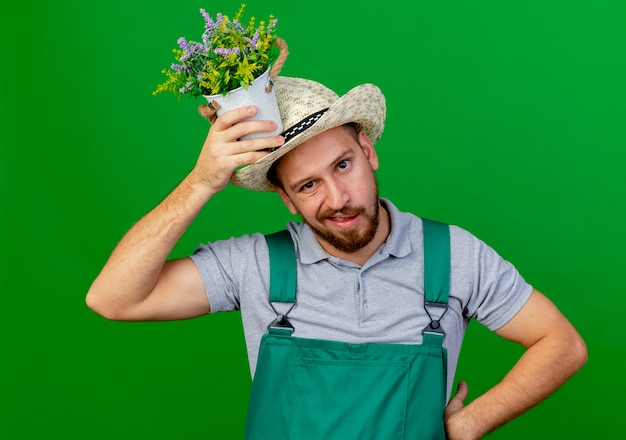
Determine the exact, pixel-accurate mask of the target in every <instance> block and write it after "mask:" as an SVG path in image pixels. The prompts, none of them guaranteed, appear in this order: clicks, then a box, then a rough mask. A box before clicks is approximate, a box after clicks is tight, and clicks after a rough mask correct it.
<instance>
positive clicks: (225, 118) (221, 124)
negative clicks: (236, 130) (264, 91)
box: [215, 105, 258, 130]
mask: <svg viewBox="0 0 626 440" xmlns="http://www.w3.org/2000/svg"><path fill="white" fill-rule="evenodd" d="M257 113H258V110H257V108H256V107H255V106H253V105H248V106H244V107H238V108H236V109H233V110H229V111H227V112H224V113H222V114H221V115H220V117H219V118H217V120H216V121H215V125H216V128H218V129H219V130H226V129H228V128H229V127H232V126H234V125H235V124H237V123H238V122H242V121H245V120H246V119H248V118H250V117H252V116H254V115H256V114H257Z"/></svg>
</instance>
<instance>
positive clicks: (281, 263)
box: [265, 230, 297, 335]
mask: <svg viewBox="0 0 626 440" xmlns="http://www.w3.org/2000/svg"><path fill="white" fill-rule="evenodd" d="M265 239H266V240H267V247H268V249H269V256H270V306H271V307H272V309H274V312H275V313H276V319H274V321H272V322H271V323H270V324H269V325H268V326H267V330H268V332H269V333H273V334H280V335H291V333H293V331H294V328H293V325H291V323H290V322H289V319H287V315H289V312H291V310H292V309H293V308H294V306H295V305H296V274H297V271H296V264H297V262H296V250H295V248H294V244H293V240H292V239H291V234H289V231H287V230H282V231H278V232H275V233H274V234H270V235H266V236H265ZM275 302H281V303H291V304H292V306H291V308H290V309H289V310H288V311H287V312H286V313H284V314H282V313H278V311H276V309H275V308H274V305H273V304H272V303H275Z"/></svg>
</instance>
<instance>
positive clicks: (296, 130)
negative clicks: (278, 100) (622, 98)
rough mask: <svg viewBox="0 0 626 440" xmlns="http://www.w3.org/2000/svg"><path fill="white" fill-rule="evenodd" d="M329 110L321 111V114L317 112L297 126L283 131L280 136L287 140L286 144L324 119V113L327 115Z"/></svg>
mask: <svg viewBox="0 0 626 440" xmlns="http://www.w3.org/2000/svg"><path fill="white" fill-rule="evenodd" d="M327 110H328V108H325V109H323V110H320V111H319V112H315V113H313V114H311V115H309V116H307V117H306V118H304V119H303V120H301V121H300V122H298V123H297V124H294V125H292V126H291V127H289V128H288V129H287V130H285V131H283V132H282V133H281V134H280V135H281V136H282V137H284V138H285V144H286V143H287V142H289V141H290V140H291V139H293V138H294V137H296V136H297V135H299V134H300V133H302V132H303V131H305V130H307V129H309V128H310V127H311V126H312V125H313V124H315V123H316V122H317V121H318V120H319V119H320V118H321V117H322V115H323V114H324V113H326V111H327ZM283 145H284V144H283Z"/></svg>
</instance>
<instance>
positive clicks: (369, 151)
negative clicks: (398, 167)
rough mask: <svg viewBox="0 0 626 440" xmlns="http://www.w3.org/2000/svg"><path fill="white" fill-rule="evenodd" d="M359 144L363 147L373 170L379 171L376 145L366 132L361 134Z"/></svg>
mask: <svg viewBox="0 0 626 440" xmlns="http://www.w3.org/2000/svg"><path fill="white" fill-rule="evenodd" d="M359 144H360V145H361V149H362V150H363V153H364V154H365V157H366V158H367V160H368V162H369V163H370V165H371V166H372V170H374V171H376V170H377V169H378V155H377V154H376V149H375V148H374V144H373V143H372V141H371V140H370V138H369V137H368V136H367V134H366V133H365V132H364V131H360V132H359Z"/></svg>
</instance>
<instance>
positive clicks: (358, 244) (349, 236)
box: [301, 179, 380, 254]
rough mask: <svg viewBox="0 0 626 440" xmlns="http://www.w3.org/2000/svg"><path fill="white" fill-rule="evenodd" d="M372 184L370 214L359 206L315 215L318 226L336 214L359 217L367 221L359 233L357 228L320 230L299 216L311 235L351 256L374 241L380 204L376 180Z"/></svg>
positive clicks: (378, 220) (378, 221)
mask: <svg viewBox="0 0 626 440" xmlns="http://www.w3.org/2000/svg"><path fill="white" fill-rule="evenodd" d="M374 184H375V187H376V190H375V191H374V192H373V198H372V200H371V203H370V206H372V210H373V212H372V213H368V211H367V209H366V208H365V207H364V206H359V207H344V208H342V209H340V210H338V211H336V210H332V209H328V210H326V211H324V212H322V213H320V214H318V215H317V221H318V222H319V223H320V224H322V223H323V221H324V220H325V219H326V218H328V217H332V216H334V215H337V214H342V215H344V216H354V215H360V216H362V217H363V218H365V219H366V220H367V227H366V229H365V231H363V232H359V230H358V229H357V228H349V229H340V230H338V231H332V230H329V229H321V228H319V227H317V226H315V225H312V224H311V223H310V222H308V221H307V220H306V219H305V218H304V217H303V216H301V218H302V220H303V221H304V222H305V223H306V224H307V225H309V227H310V228H311V230H312V231H313V233H314V234H315V235H316V236H317V237H318V238H320V239H321V240H324V241H325V242H327V243H328V244H330V245H331V246H332V247H334V248H335V249H337V250H338V251H340V252H345V253H347V254H352V253H354V252H356V251H358V250H360V249H362V248H364V247H365V246H367V245H368V244H369V243H370V242H371V241H372V240H373V239H374V236H375V235H376V231H378V225H379V223H380V215H379V212H380V204H379V201H378V182H377V181H376V179H374Z"/></svg>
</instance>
